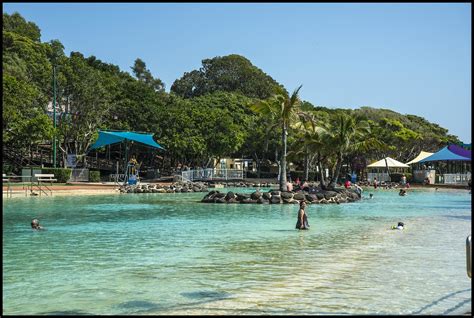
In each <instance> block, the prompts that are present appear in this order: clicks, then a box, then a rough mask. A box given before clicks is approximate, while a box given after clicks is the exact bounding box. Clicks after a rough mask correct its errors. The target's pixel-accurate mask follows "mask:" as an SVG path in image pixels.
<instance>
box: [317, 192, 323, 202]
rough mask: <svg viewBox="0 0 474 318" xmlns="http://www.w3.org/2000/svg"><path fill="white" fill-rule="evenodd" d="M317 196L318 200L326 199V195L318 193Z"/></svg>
mask: <svg viewBox="0 0 474 318" xmlns="http://www.w3.org/2000/svg"><path fill="white" fill-rule="evenodd" d="M315 195H316V197H317V198H318V200H322V199H324V194H323V193H322V192H316V193H315Z"/></svg>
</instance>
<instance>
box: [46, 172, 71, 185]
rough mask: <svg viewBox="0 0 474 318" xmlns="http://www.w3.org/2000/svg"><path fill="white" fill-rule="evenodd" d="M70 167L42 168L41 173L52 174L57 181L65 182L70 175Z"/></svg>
mask: <svg viewBox="0 0 474 318" xmlns="http://www.w3.org/2000/svg"><path fill="white" fill-rule="evenodd" d="M71 172H72V170H71V169H67V168H42V169H41V173H45V174H54V178H55V179H56V180H57V181H56V182H59V183H66V182H67V181H68V180H69V178H70V177H71Z"/></svg>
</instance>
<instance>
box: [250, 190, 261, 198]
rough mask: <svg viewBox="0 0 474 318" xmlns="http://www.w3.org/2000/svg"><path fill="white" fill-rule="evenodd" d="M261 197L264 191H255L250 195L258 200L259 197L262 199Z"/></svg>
mask: <svg viewBox="0 0 474 318" xmlns="http://www.w3.org/2000/svg"><path fill="white" fill-rule="evenodd" d="M261 197H262V192H260V191H255V192H253V193H252V194H251V195H250V198H251V199H252V200H258V199H260V198H261Z"/></svg>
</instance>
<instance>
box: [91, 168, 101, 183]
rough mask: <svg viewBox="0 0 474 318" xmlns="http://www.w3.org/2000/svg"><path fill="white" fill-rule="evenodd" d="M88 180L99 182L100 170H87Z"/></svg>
mask: <svg viewBox="0 0 474 318" xmlns="http://www.w3.org/2000/svg"><path fill="white" fill-rule="evenodd" d="M89 182H100V171H92V170H89Z"/></svg>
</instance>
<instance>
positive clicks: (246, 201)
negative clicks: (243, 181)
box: [240, 199, 257, 203]
mask: <svg viewBox="0 0 474 318" xmlns="http://www.w3.org/2000/svg"><path fill="white" fill-rule="evenodd" d="M240 203H257V200H252V199H243V200H241V201H240Z"/></svg>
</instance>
